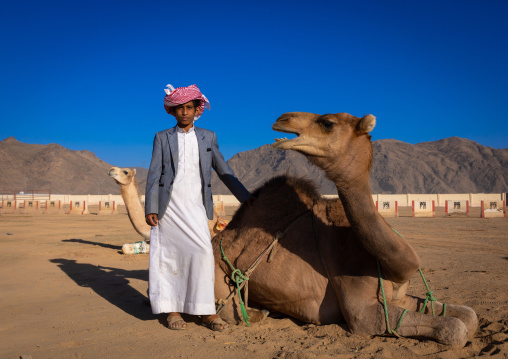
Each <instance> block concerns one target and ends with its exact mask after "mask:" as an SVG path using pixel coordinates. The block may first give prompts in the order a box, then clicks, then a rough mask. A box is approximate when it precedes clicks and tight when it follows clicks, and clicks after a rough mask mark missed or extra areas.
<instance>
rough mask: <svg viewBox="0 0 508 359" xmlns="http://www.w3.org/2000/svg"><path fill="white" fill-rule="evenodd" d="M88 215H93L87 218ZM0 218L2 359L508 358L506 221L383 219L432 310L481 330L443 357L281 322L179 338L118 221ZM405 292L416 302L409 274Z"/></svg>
mask: <svg viewBox="0 0 508 359" xmlns="http://www.w3.org/2000/svg"><path fill="white" fill-rule="evenodd" d="M91 212H92V213H93V212H94V211H93V208H92V209H91ZM123 213H124V214H119V215H116V216H97V215H93V214H90V215H77V216H71V215H39V216H30V215H1V216H0V273H1V274H2V275H1V277H0V313H1V316H0V318H1V320H0V358H20V357H24V358H30V357H31V358H33V359H38V358H145V357H153V358H208V359H213V358H331V357H334V358H394V359H401V358H414V357H422V358H472V357H477V356H488V357H491V358H506V357H508V274H507V269H508V219H507V218H495V219H494V218H492V219H482V218H479V217H480V215H479V212H478V211H476V212H475V211H474V209H473V211H472V212H471V213H470V217H469V218H466V217H446V216H445V215H444V213H442V211H439V209H438V212H437V214H436V217H435V218H411V217H410V216H409V214H408V212H407V211H406V212H405V213H404V211H403V210H402V211H401V215H402V216H401V217H399V218H389V219H387V220H388V222H389V223H390V224H391V225H392V226H393V227H394V228H396V229H397V230H398V231H399V232H400V233H401V234H402V235H403V236H404V237H405V238H406V239H407V240H408V241H409V242H410V243H411V244H412V245H413V246H414V247H415V249H416V250H417V252H418V253H419V255H420V258H421V263H422V269H423V272H424V273H425V276H426V279H427V281H428V283H429V285H430V287H431V289H432V290H433V291H434V296H435V297H436V298H437V299H438V300H440V301H446V302H450V303H456V304H463V305H467V306H470V307H472V308H473V309H474V310H475V311H476V313H477V314H478V317H479V319H480V327H479V329H478V331H477V333H476V334H475V337H474V339H473V341H472V342H470V343H468V344H467V345H466V347H464V348H461V349H454V350H452V349H450V348H448V347H446V346H443V345H440V344H437V343H435V342H433V341H430V340H425V339H413V338H400V339H397V338H392V337H385V336H379V337H364V336H359V335H352V334H350V333H349V332H348V330H347V326H346V325H345V324H334V325H326V326H314V325H308V324H304V323H300V322H297V321H295V320H293V319H291V318H288V317H286V316H284V315H280V314H278V313H272V314H271V315H270V316H269V317H268V318H267V319H266V320H265V321H263V322H261V323H259V324H253V325H252V326H251V327H246V326H236V327H234V328H233V329H230V330H228V331H226V332H224V333H216V332H212V331H211V330H209V329H206V328H204V327H202V326H201V325H200V324H201V323H200V320H199V318H195V317H189V316H185V319H187V320H188V321H189V324H188V328H187V330H183V331H171V330H169V329H167V327H166V325H167V322H166V318H165V316H155V315H152V314H151V311H150V308H149V306H146V305H145V304H143V299H144V297H145V296H146V289H147V279H148V255H142V254H138V255H123V254H121V252H120V250H121V246H122V245H123V244H124V243H129V242H135V241H139V240H141V237H140V236H139V235H138V234H136V232H135V231H134V229H133V228H132V226H131V224H130V222H129V220H128V218H127V216H126V215H125V212H123ZM410 293H411V294H415V295H419V296H424V293H425V288H424V285H423V283H422V281H421V278H420V276H419V275H418V274H417V273H415V276H414V278H413V280H412V282H411V288H410Z"/></svg>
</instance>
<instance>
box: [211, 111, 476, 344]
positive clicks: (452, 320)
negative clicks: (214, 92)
mask: <svg viewBox="0 0 508 359" xmlns="http://www.w3.org/2000/svg"><path fill="white" fill-rule="evenodd" d="M375 123H376V119H375V117H374V116H372V115H366V116H365V117H363V118H357V117H354V116H351V115H349V114H346V113H338V114H327V115H322V116H321V115H317V114H312V113H303V112H293V113H286V114H284V115H282V116H280V117H279V118H278V120H277V122H276V123H275V124H274V125H273V129H274V130H276V131H280V132H286V133H292V134H296V135H297V137H296V138H294V139H289V140H288V139H283V140H276V142H275V143H274V144H273V146H274V147H275V148H279V149H283V150H294V151H297V152H300V153H302V154H304V155H305V156H306V157H307V158H308V159H309V161H310V162H312V163H314V164H315V165H317V166H318V167H320V168H322V169H323V170H324V171H325V172H326V175H327V176H328V178H330V179H331V180H332V181H333V182H334V183H335V185H336V186H337V190H338V193H339V199H337V200H326V199H322V198H320V196H319V195H318V193H317V191H316V189H315V187H314V186H313V184H312V183H310V182H309V181H307V180H304V179H298V178H294V177H284V176H283V177H278V178H274V179H272V180H271V181H269V182H268V183H266V184H265V185H264V186H263V187H261V188H259V189H258V190H257V191H256V192H255V193H254V198H255V199H254V200H253V201H252V202H251V203H250V204H249V205H246V204H244V205H242V206H241V207H240V208H239V210H238V211H237V213H236V214H235V216H234V217H233V219H232V221H231V222H230V223H229V225H228V226H227V227H226V229H225V230H224V231H223V232H221V233H220V234H218V235H217V236H215V237H214V238H213V240H212V241H213V246H214V255H215V262H216V266H215V278H216V280H215V296H216V298H221V299H224V298H226V297H228V296H229V295H230V294H232V293H233V292H234V290H235V288H236V287H235V286H234V285H232V283H231V280H230V279H229V276H230V275H231V273H232V271H233V269H232V268H231V267H230V265H228V264H227V263H226V262H225V261H224V260H222V251H221V247H223V251H224V254H225V256H226V257H227V258H229V260H230V262H232V266H233V267H234V268H239V269H241V270H245V269H246V268H248V267H249V266H250V265H251V264H252V263H253V262H254V261H255V260H256V258H258V256H259V255H260V253H262V252H263V251H264V250H265V249H266V248H268V246H269V245H270V244H272V242H273V241H274V238H277V239H278V243H277V244H276V246H275V247H274V248H273V249H272V250H271V253H270V251H267V253H270V259H269V260H268V261H266V260H264V258H265V257H263V260H261V261H260V262H259V265H258V267H257V268H256V269H255V270H254V271H253V272H252V273H251V274H249V277H250V280H249V281H248V288H249V291H248V295H249V301H250V302H251V303H252V302H254V303H255V304H257V305H259V306H262V307H265V308H267V309H269V310H273V311H278V312H281V313H284V314H287V315H289V316H291V317H294V318H296V319H298V320H300V321H302V322H305V323H313V324H316V325H319V324H329V323H338V322H343V321H345V322H346V323H347V325H348V327H349V330H350V331H351V332H352V333H356V334H364V335H380V334H384V333H385V332H387V331H388V332H391V333H394V334H397V335H400V336H408V337H427V338H432V339H434V340H436V341H438V342H440V343H442V344H447V345H451V346H454V347H462V346H464V345H465V344H466V342H467V340H468V338H471V337H472V336H473V335H474V334H475V332H476V329H477V326H478V319H477V316H476V314H475V312H474V311H473V310H472V309H471V308H468V307H465V306H459V305H451V304H447V305H446V307H444V305H443V304H442V303H439V302H437V301H436V302H433V309H432V311H434V310H435V313H436V316H433V315H432V313H431V309H430V307H431V306H430V304H428V303H427V301H426V300H424V299H422V298H417V297H413V296H410V295H407V294H406V291H407V289H408V285H409V280H410V279H411V278H412V277H413V275H414V274H415V272H416V271H417V269H418V268H419V266H420V262H419V258H418V255H417V254H416V252H415V251H414V249H413V248H412V247H411V246H410V245H409V243H408V242H407V241H406V240H404V239H403V238H402V237H401V236H400V235H399V234H398V233H397V232H395V231H394V229H392V228H391V227H390V225H389V224H388V223H387V222H386V221H385V220H384V218H383V217H382V216H381V215H380V214H379V213H378V212H377V211H376V207H375V205H374V202H373V200H372V195H371V192H370V184H369V173H370V168H371V163H372V145H371V137H370V135H369V132H370V131H371V130H372V129H373V128H374V126H375ZM380 277H381V278H382V279H380ZM381 283H382V284H383V286H382V287H381ZM381 288H383V289H381ZM383 292H384V293H383ZM383 296H384V297H385V298H386V300H385V302H386V309H387V310H386V312H385V306H384V304H383ZM231 298H233V299H232V300H230V301H226V304H225V307H224V310H223V311H222V312H221V313H220V316H221V317H222V318H223V319H225V320H226V321H228V322H230V323H233V322H238V321H239V320H240V319H239V315H238V308H239V299H238V296H232V297H231ZM220 302H221V301H219V303H220ZM222 303H224V301H222ZM406 309H407V310H409V311H406ZM420 310H421V311H422V313H420V312H418V311H420ZM444 312H446V313H444ZM247 313H248V315H250V317H251V318H250V320H251V322H255V321H258V320H261V319H262V318H263V317H264V315H265V313H263V311H258V310H255V309H253V308H248V309H247ZM429 313H430V314H429ZM401 319H402V320H401ZM396 326H397V328H395V327H396Z"/></svg>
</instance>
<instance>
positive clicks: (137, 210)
mask: <svg viewBox="0 0 508 359" xmlns="http://www.w3.org/2000/svg"><path fill="white" fill-rule="evenodd" d="M108 175H109V177H111V178H113V179H114V180H115V182H116V183H118V184H119V185H120V194H121V195H122V198H123V201H124V203H125V208H127V214H128V215H129V220H130V221H131V223H132V226H133V227H134V229H135V230H136V232H138V233H139V234H140V235H141V236H142V237H143V238H144V239H145V241H146V240H150V226H149V225H148V224H146V222H145V209H144V208H143V204H142V203H141V197H140V194H139V188H138V183H137V182H136V179H135V178H134V176H135V175H136V169H135V168H133V169H130V168H118V167H111V169H110V170H109V171H108Z"/></svg>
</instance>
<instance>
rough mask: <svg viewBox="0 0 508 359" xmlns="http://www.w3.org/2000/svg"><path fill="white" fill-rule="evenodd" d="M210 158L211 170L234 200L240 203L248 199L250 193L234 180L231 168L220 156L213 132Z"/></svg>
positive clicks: (237, 180) (236, 179)
mask: <svg viewBox="0 0 508 359" xmlns="http://www.w3.org/2000/svg"><path fill="white" fill-rule="evenodd" d="M212 156H213V157H212V168H213V169H214V170H215V172H216V173H217V175H218V176H219V178H220V180H221V181H222V182H223V183H224V184H225V185H226V187H227V188H228V189H229V190H230V191H231V193H233V195H234V196H235V197H236V199H238V200H239V201H240V203H243V202H245V201H246V200H247V199H249V197H250V196H251V194H250V192H249V191H248V190H247V188H245V187H244V185H243V184H242V182H240V180H239V179H238V178H236V176H235V173H234V172H233V170H232V169H231V167H229V165H228V164H227V162H226V161H224V156H222V153H221V152H220V151H219V144H218V142H217V136H216V134H215V132H213V139H212Z"/></svg>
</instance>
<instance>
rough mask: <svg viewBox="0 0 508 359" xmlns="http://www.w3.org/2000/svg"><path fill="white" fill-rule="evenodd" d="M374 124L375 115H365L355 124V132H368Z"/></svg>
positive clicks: (361, 133)
mask: <svg viewBox="0 0 508 359" xmlns="http://www.w3.org/2000/svg"><path fill="white" fill-rule="evenodd" d="M375 126H376V117H375V116H373V115H365V116H363V118H362V119H361V120H360V122H358V125H357V126H356V132H357V133H358V134H359V135H363V134H365V133H369V132H370V131H372V130H373V129H374V127H375Z"/></svg>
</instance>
